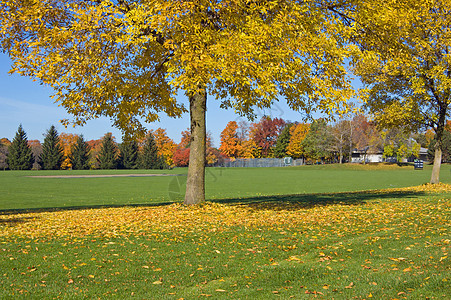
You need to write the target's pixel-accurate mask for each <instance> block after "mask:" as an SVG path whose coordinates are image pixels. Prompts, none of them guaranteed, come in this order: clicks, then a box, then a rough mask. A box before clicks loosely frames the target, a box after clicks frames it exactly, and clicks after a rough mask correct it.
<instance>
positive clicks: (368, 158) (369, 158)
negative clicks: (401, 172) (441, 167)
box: [351, 147, 428, 163]
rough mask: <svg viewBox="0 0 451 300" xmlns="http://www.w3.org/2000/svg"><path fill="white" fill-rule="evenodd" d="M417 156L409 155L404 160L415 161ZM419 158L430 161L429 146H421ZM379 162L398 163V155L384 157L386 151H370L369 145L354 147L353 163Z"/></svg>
mask: <svg viewBox="0 0 451 300" xmlns="http://www.w3.org/2000/svg"><path fill="white" fill-rule="evenodd" d="M415 159H417V158H416V157H413V156H412V157H409V158H403V160H402V162H413V161H414V160H415ZM418 159H421V160H422V161H428V149H427V148H420V154H419V157H418ZM364 161H365V163H379V162H391V163H396V162H398V160H397V158H396V156H392V157H385V158H384V152H383V151H380V150H379V151H376V152H371V153H368V147H365V148H364V149H360V150H359V149H354V150H352V158H351V163H363V162H364Z"/></svg>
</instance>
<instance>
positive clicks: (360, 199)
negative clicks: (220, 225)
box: [0, 191, 425, 226]
mask: <svg viewBox="0 0 451 300" xmlns="http://www.w3.org/2000/svg"><path fill="white" fill-rule="evenodd" d="M423 195H425V193H424V192H414V191H360V192H341V193H324V194H295V195H273V196H253V197H246V198H229V199H210V200H207V202H213V203H220V204H226V205H243V206H244V205H245V206H249V207H251V208H252V209H255V210H276V211H277V210H297V209H308V208H313V207H317V206H327V205H362V204H366V203H367V201H370V200H378V199H379V200H383V199H400V198H404V199H406V198H418V197H420V196H423ZM174 203H181V201H166V202H155V203H141V204H139V203H137V204H111V205H83V206H70V207H69V206H66V207H64V206H63V207H45V208H31V209H26V208H25V209H5V210H0V216H7V215H19V214H28V213H41V212H54V211H70V210H83V209H102V208H120V207H159V206H165V205H171V204H174ZM28 219H32V217H22V218H20V217H12V218H8V219H0V225H10V226H13V225H15V224H18V223H22V222H26V221H27V220H28Z"/></svg>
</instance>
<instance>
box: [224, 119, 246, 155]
mask: <svg viewBox="0 0 451 300" xmlns="http://www.w3.org/2000/svg"><path fill="white" fill-rule="evenodd" d="M237 129H238V124H237V123H236V122H235V121H230V122H229V123H227V126H226V127H225V128H224V130H223V131H222V132H221V146H220V147H219V150H220V151H221V153H222V154H223V155H225V156H227V157H230V158H232V159H235V158H237V157H238V156H239V155H240V153H241V152H242V147H241V145H240V141H239V139H238V133H237Z"/></svg>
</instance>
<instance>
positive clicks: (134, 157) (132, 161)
mask: <svg viewBox="0 0 451 300" xmlns="http://www.w3.org/2000/svg"><path fill="white" fill-rule="evenodd" d="M119 148H120V152H121V153H120V154H119V164H120V167H121V168H124V169H136V168H137V167H138V142H136V141H135V140H131V141H126V142H123V143H122V144H121V146H120V147H119Z"/></svg>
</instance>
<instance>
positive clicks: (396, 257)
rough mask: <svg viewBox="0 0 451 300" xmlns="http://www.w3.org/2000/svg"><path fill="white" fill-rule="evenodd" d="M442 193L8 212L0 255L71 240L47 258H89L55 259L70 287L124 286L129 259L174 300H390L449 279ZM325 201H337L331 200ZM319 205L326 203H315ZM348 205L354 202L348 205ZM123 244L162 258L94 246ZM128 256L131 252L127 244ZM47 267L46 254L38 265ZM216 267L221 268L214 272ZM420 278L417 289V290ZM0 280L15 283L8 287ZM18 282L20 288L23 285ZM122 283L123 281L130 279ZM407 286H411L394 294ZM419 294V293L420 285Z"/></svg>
mask: <svg viewBox="0 0 451 300" xmlns="http://www.w3.org/2000/svg"><path fill="white" fill-rule="evenodd" d="M449 192H451V185H445V184H440V185H423V186H418V187H412V188H403V189H390V190H379V191H368V192H356V193H341V194H340V193H338V194H324V195H321V196H318V195H312V199H314V201H305V200H306V199H307V200H308V199H310V198H309V197H310V196H307V197H304V196H303V197H302V198H301V199H302V201H289V200H287V201H266V200H265V199H263V201H261V202H258V201H254V202H252V201H250V202H249V201H247V200H246V199H241V200H239V201H236V202H233V203H217V202H206V203H204V204H202V205H198V206H193V207H187V206H184V205H182V204H171V205H165V206H152V207H121V208H101V209H82V210H59V211H50V212H27V213H12V212H8V213H5V214H3V215H2V214H0V242H2V243H3V244H4V245H5V244H10V245H11V246H4V247H5V249H4V250H3V251H7V253H9V254H8V256H7V257H6V259H7V260H6V262H5V263H8V264H10V265H11V267H13V268H16V267H17V266H20V267H22V264H24V262H22V261H21V260H19V259H18V258H17V257H16V256H18V255H19V254H20V255H22V256H21V257H22V258H25V257H24V255H25V256H28V254H26V252H30V251H31V250H30V249H32V248H33V247H31V248H30V249H29V248H26V247H27V246H28V245H27V243H28V242H30V241H32V240H33V239H35V240H37V239H40V240H52V239H53V240H54V241H56V243H59V242H60V241H64V244H65V243H66V242H67V241H68V240H69V241H70V247H72V248H71V249H69V244H68V245H67V248H68V249H64V250H62V249H56V250H55V251H56V252H55V253H53V254H52V255H53V256H58V255H61V256H63V255H67V253H72V252H74V253H73V254H74V255H75V254H76V253H82V254H83V255H85V259H84V260H81V259H82V257H80V258H79V257H75V258H74V259H76V261H71V260H70V259H68V260H66V259H63V260H62V263H63V264H62V267H61V268H62V270H64V272H66V273H68V274H70V273H71V272H72V273H73V276H72V275H71V276H70V277H68V278H65V282H66V283H67V285H68V286H69V285H70V286H74V287H75V286H77V287H78V286H79V285H80V284H83V285H84V286H85V287H91V284H92V283H95V284H97V283H96V281H98V280H97V278H101V276H104V277H108V280H110V279H111V278H110V277H109V276H113V274H118V275H117V276H121V275H120V273H121V272H124V275H123V276H124V277H120V278H121V279H120V280H119V281H118V282H122V281H123V280H125V278H128V277H127V275H126V274H127V269H125V270H124V269H119V270H118V269H117V265H116V264H122V262H124V261H128V263H127V264H133V263H132V262H131V261H132V260H137V261H136V262H135V264H134V265H132V268H133V266H139V268H138V269H139V270H141V272H149V273H150V274H147V273H143V274H147V275H146V276H143V278H141V279H144V280H147V279H148V281H146V282H147V284H148V285H150V286H152V288H153V289H159V290H162V291H165V293H166V295H174V297H176V296H175V295H176V294H177V297H179V296H178V295H182V296H186V295H188V296H193V295H194V294H195V293H199V295H201V296H202V295H204V296H211V295H214V297H221V295H224V296H222V297H223V298H227V297H232V296H231V295H232V294H231V293H234V292H238V290H239V289H241V290H242V291H243V294H241V295H242V297H244V298H245V297H247V296H246V295H247V294H246V293H245V292H246V291H249V292H250V293H251V294H249V295H252V296H255V297H260V298H262V297H263V298H265V297H266V298H269V297H274V296H281V297H285V296H287V297H288V293H289V295H294V294H295V293H296V292H295V291H297V293H298V295H299V293H301V294H303V295H306V297H317V296H318V297H320V298H321V297H328V298H330V297H331V296H332V297H334V295H340V297H341V298H343V299H344V298H346V297H348V296H349V297H348V298H350V297H351V295H358V298H365V297H370V296H369V295H371V298H389V296H388V295H391V296H396V297H398V298H399V299H401V298H403V297H405V296H409V295H410V294H412V293H414V292H415V291H414V289H413V288H415V289H417V288H418V287H419V286H420V285H421V284H430V282H432V281H433V280H435V278H439V280H441V281H442V280H445V279H446V274H445V275H440V272H446V271H444V270H445V269H443V266H444V265H445V264H446V263H447V259H448V258H447V249H448V247H449V245H450V241H449V239H448V238H447V236H448V235H447V234H448V233H447V231H446V228H449V225H450V218H449V217H450V212H451V205H450V202H449V198H447V197H448V196H449ZM442 195H443V196H444V197H442ZM331 198H332V199H336V200H334V201H330V199H331ZM276 199H284V198H283V197H281V198H276ZM286 199H290V197H287V198H286ZM294 199H296V197H294ZM321 199H329V200H327V201H326V202H324V203H322V202H321V201H319V200H321ZM343 199H344V200H343ZM346 199H351V200H352V201H348V202H346V201H345V200H346ZM356 199H357V200H358V201H356ZM429 236H432V237H433V238H432V239H430V238H429ZM96 237H99V239H98V240H99V241H100V240H101V241H102V242H99V244H95V243H94V242H93V243H92V244H90V243H89V241H90V240H95V239H96ZM132 237H134V238H132ZM183 237H186V238H185V239H184V242H182V243H181V246H180V245H179V246H180V247H181V248H174V249H175V250H174V249H172V248H171V247H175V246H176V245H175V244H174V243H173V242H172V241H176V240H177V241H179V240H180V238H182V240H183ZM129 238H130V239H131V241H134V242H137V241H139V242H138V244H141V241H145V240H149V241H151V242H149V244H146V243H145V242H144V244H143V247H149V248H150V250H148V251H151V252H153V251H154V249H155V252H158V249H161V253H158V255H157V254H156V253H155V254H153V255H149V254H146V255H147V256H146V255H144V256H142V257H148V259H143V258H141V256H136V257H135V256H132V255H131V254H130V253H128V252H127V253H120V252H118V253H116V251H115V252H111V251H112V250H114V249H107V248H105V250H102V251H104V252H101V251H100V250H99V249H104V248H103V247H104V246H105V247H110V246H111V247H113V246H115V245H117V244H118V243H119V242H120V241H122V242H123V241H125V240H127V241H128V239H129ZM207 240H208V241H210V242H209V243H208V244H206V243H205V242H206V241H207ZM13 241H18V245H19V247H18V248H15V247H14V246H12V245H14V244H13V243H11V242H13ZM304 241H305V243H304ZM395 241H396V242H395ZM159 242H161V243H160V244H158V243H159ZM24 243H25V244H24ZM83 243H85V245H83ZM169 243H170V244H171V245H169ZM190 243H192V244H193V245H191V246H190V245H189V244H190ZM224 244H227V245H229V246H225V245H224ZM20 245H22V247H20ZM42 246H43V247H44V245H42ZM420 246H421V247H422V248H424V249H422V250H420V251H416V252H415V254H416V255H415V256H414V255H410V253H411V251H412V252H413V250H410V249H414V250H417V248H420ZM36 247H37V244H36ZM78 247H100V248H98V249H96V251H95V252H94V253H96V256H99V255H100V254H101V253H103V254H104V256H105V257H103V260H104V261H106V262H103V263H102V262H100V261H99V262H97V261H95V260H93V259H94V257H91V256H90V254H88V253H87V252H86V251H85V252H81V251H79V249H78ZM118 247H119V246H118ZM190 247H191V248H190ZM216 247H217V248H216ZM9 248H11V249H9ZM382 248H383V250H382ZM395 248H396V249H395ZM27 249H28V250H27ZM39 249H41V246H39ZM124 249H125V248H124ZM127 249H128V248H127ZM89 250H90V251H91V250H92V249H89ZM135 250H137V248H136V249H135V248H133V251H135ZM182 250H183V251H182ZM24 251H25V252H24ZM37 251H38V250H37V248H36V253H38V252H37ZM58 251H61V253H60V254H59V252H58ZM170 251H175V252H174V255H175V256H174V261H173V264H175V265H177V266H178V267H182V266H183V265H184V266H185V268H186V270H184V271H182V272H184V273H183V275H186V276H185V277H186V278H188V279H186V281H185V282H184V283H183V285H180V284H179V283H178V282H179V281H178V278H172V279H171V277H170V276H171V273H168V272H167V271H168V265H167V264H166V265H164V264H165V261H166V260H167V259H168V258H172V256H167V255H166V254H165V253H166V252H170ZM180 251H181V252H180ZM185 251H187V252H189V254H188V253H187V254H185ZM422 251H424V252H422ZM63 252H64V254H63ZM177 252H178V254H177ZM13 253H17V255H13ZM30 253H31V252H30ZM56 253H58V255H57V254H56ZM89 253H91V252H89ZM132 253H134V252H132ZM419 254H421V257H419ZM37 255H38V254H37ZM46 255H48V254H46ZM122 256H124V257H122ZM416 256H418V257H416ZM150 257H154V258H152V259H151V258H150ZM156 257H159V258H158V259H156ZM11 259H14V260H11ZM16 259H17V260H16ZM79 260H80V261H79ZM44 261H46V258H43V261H41V263H44ZM215 261H219V263H217V264H216V265H215ZM30 262H31V261H30ZM32 262H33V264H29V265H27V266H26V267H27V269H26V270H25V272H23V273H25V274H33V275H34V276H35V274H37V273H38V272H40V271H41V269H42V267H41V266H40V265H36V262H35V261H32ZM86 264H87V265H88V266H89V265H91V267H92V269H91V272H89V273H86V274H85V275H83V276H82V275H78V274H83V273H76V272H81V270H82V268H85V267H86ZM97 264H99V265H100V266H101V267H102V268H103V269H102V270H107V268H106V267H105V266H106V264H109V265H110V267H111V265H112V264H115V265H116V268H112V269H111V270H110V272H109V273H111V274H109V273H108V272H107V273H101V272H100V271H99V272H100V273H97V269H96V268H97V267H96V266H97ZM102 264H103V265H105V266H103V265H102ZM127 264H125V265H127ZM179 264H180V265H179ZM82 265H83V266H82ZM66 266H67V267H66ZM94 267H95V268H94ZM213 267H214V269H212V268H213ZM243 267H244V268H245V270H246V271H247V273H245V274H244V275H245V276H244V278H243V279H238V278H239V277H240V276H241V275H243V274H242V272H243V271H242V270H243V269H242V268H243ZM36 268H37V271H36ZM76 268H78V269H76ZM172 268H174V265H173V267H172ZM228 268H234V270H235V271H233V272H232V271H229V272H231V273H230V274H231V275H230V274H229V275H228V277H227V276H226V275H225V274H224V273H223V272H222V271H220V270H221V269H222V270H223V271H224V270H226V269H228ZM76 270H77V271H76ZM78 270H79V271H78ZM212 270H217V271H215V274H216V275H209V274H210V273H209V272H212ZM118 271H121V272H118ZM14 272H15V271H14ZM64 272H63V273H64ZM134 272H137V271H134ZM172 272H174V269H173V270H172ZM5 274H6V273H5ZM20 274H22V273H20ZM188 274H189V275H188ZM75 275H77V276H75ZM107 275H108V276H107ZM304 275H305V276H306V278H304V277H303V276H304ZM8 276H9V275H8ZM20 276H23V275H20ZM80 276H82V277H80ZM114 276H116V275H114ZM222 276H224V279H223V277H222ZM293 276H294V277H293ZM444 276H445V277H444ZM147 277H148V278H147ZM242 277H243V276H242ZM273 277H274V278H279V277H280V278H279V279H278V280H279V281H274V280H272V286H270V287H268V288H265V286H266V284H267V280H268V278H273ZM385 278H387V279H385ZM105 279H106V278H105ZM326 279H327V280H326ZM421 280H422V281H424V283H417V282H419V281H421ZM291 281H292V282H291ZM407 281H408V283H409V284H411V283H412V282H414V283H415V286H414V285H412V284H411V285H408V284H407V283H406V282H407ZM5 282H8V283H9V282H12V283H14V284H16V282H15V281H14V280H10V281H5ZM124 282H125V281H124ZM433 282H434V284H435V287H437V286H438V287H439V288H438V290H439V291H440V288H441V286H442V285H443V284H445V283H443V282H438V280H435V281H433ZM17 283H21V282H20V280H19V282H17ZM133 283H134V282H133ZM124 284H125V285H126V286H129V285H130V282H128V281H127V282H125V283H124ZM237 284H238V286H237ZM168 286H169V287H168ZM391 286H394V288H393V291H390V290H389V289H390V287H391ZM404 286H406V288H405V289H401V288H402V287H404ZM118 287H120V285H118V284H116V285H115V288H118ZM173 287H174V288H173ZM175 287H177V288H175ZM165 289H167V290H165ZM384 289H385V290H384ZM436 289H437V288H436ZM382 290H384V291H382ZM442 290H443V288H442ZM190 293H193V294H190ZM252 293H257V294H252ZM420 293H423V292H422V291H421V290H420ZM256 295H257V296H256ZM268 295H271V296H268ZM391 296H390V297H391ZM417 296H421V294H418V295H417ZM237 297H239V296H237ZM249 297H251V296H249ZM340 297H338V298H340ZM420 298H421V297H420ZM176 299H178V298H176Z"/></svg>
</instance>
